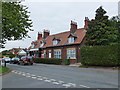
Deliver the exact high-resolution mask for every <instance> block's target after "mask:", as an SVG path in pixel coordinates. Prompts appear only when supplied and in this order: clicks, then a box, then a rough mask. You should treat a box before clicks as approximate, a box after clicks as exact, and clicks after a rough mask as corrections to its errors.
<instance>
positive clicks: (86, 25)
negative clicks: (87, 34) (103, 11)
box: [84, 17, 89, 29]
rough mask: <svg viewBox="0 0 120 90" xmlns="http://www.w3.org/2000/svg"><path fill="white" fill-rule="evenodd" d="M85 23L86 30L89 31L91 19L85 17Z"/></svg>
mask: <svg viewBox="0 0 120 90" xmlns="http://www.w3.org/2000/svg"><path fill="white" fill-rule="evenodd" d="M84 22H85V24H84V28H85V29H88V22H89V18H88V17H85V20H84Z"/></svg>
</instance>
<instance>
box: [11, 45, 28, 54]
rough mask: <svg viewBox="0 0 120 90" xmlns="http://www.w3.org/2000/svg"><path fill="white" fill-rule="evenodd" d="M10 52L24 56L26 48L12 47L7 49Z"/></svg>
mask: <svg viewBox="0 0 120 90" xmlns="http://www.w3.org/2000/svg"><path fill="white" fill-rule="evenodd" d="M9 51H10V52H11V53H12V54H14V55H15V56H19V55H20V56H25V55H27V49H24V48H20V47H19V48H12V49H10V50H9Z"/></svg>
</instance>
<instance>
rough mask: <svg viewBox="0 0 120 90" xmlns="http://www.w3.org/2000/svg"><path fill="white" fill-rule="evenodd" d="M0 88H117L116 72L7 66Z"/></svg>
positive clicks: (65, 67) (66, 67)
mask: <svg viewBox="0 0 120 90" xmlns="http://www.w3.org/2000/svg"><path fill="white" fill-rule="evenodd" d="M7 66H8V67H9V68H11V69H12V71H11V72H10V73H8V74H7V75H4V76H2V88H118V71H117V70H111V69H93V68H78V67H70V66H62V65H46V64H34V65H33V66H21V65H15V64H8V65H7Z"/></svg>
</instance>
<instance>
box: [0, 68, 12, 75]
mask: <svg viewBox="0 0 120 90" xmlns="http://www.w3.org/2000/svg"><path fill="white" fill-rule="evenodd" d="M9 70H10V69H9V68H7V67H4V66H0V74H4V73H6V72H8V71H9Z"/></svg>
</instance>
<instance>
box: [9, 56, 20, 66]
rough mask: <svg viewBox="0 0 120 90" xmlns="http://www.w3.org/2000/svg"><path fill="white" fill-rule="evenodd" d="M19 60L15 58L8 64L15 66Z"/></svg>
mask: <svg viewBox="0 0 120 90" xmlns="http://www.w3.org/2000/svg"><path fill="white" fill-rule="evenodd" d="M19 60H20V59H19V58H17V57H15V58H12V59H11V60H10V64H17V63H18V62H19Z"/></svg>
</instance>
